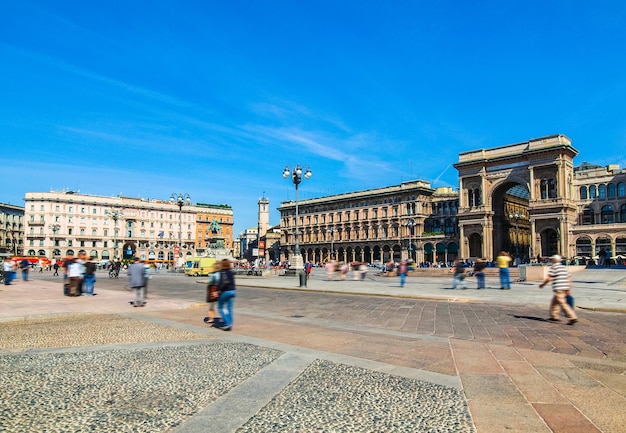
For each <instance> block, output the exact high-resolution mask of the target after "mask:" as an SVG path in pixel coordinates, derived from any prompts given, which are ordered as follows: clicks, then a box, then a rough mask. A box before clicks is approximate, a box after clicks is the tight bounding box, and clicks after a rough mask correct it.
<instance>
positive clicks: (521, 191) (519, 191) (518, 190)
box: [506, 184, 530, 200]
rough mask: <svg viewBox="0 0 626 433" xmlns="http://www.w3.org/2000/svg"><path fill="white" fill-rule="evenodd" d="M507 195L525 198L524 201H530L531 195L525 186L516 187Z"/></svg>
mask: <svg viewBox="0 0 626 433" xmlns="http://www.w3.org/2000/svg"><path fill="white" fill-rule="evenodd" d="M506 193H507V194H510V195H512V196H514V197H519V198H523V199H524V200H530V194H529V193H528V189H527V188H526V187H525V186H524V185H519V184H518V185H515V186H513V187H511V188H510V189H509V190H508V191H507V192H506Z"/></svg>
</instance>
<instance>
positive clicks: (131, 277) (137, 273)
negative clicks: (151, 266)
mask: <svg viewBox="0 0 626 433" xmlns="http://www.w3.org/2000/svg"><path fill="white" fill-rule="evenodd" d="M127 274H128V286H129V287H130V288H131V289H132V290H134V291H135V301H134V302H131V304H132V306H133V307H143V306H144V305H146V302H145V301H144V300H143V286H144V285H145V283H146V268H145V267H144V265H143V263H142V262H141V259H139V257H135V258H134V259H133V264H132V265H130V267H129V268H128V271H127Z"/></svg>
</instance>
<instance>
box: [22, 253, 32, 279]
mask: <svg viewBox="0 0 626 433" xmlns="http://www.w3.org/2000/svg"><path fill="white" fill-rule="evenodd" d="M30 267H31V264H30V262H29V261H28V259H27V258H26V257H24V258H23V259H22V260H21V261H20V269H21V270H22V280H23V281H28V273H29V272H30Z"/></svg>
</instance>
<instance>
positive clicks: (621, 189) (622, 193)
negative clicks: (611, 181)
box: [617, 182, 626, 197]
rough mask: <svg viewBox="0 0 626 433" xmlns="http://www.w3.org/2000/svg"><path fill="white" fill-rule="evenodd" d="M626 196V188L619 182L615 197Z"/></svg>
mask: <svg viewBox="0 0 626 433" xmlns="http://www.w3.org/2000/svg"><path fill="white" fill-rule="evenodd" d="M625 195H626V188H625V187H624V182H620V183H618V184H617V196H618V197H624V196H625Z"/></svg>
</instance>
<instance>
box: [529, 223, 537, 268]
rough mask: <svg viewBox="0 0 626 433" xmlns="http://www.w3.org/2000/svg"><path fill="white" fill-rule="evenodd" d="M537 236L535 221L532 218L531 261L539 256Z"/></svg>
mask: <svg viewBox="0 0 626 433" xmlns="http://www.w3.org/2000/svg"><path fill="white" fill-rule="evenodd" d="M536 237H537V235H536V234H535V219H534V218H530V240H529V244H530V257H529V259H531V260H532V259H534V258H535V257H536V256H537V244H536V243H535V239H536Z"/></svg>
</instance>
